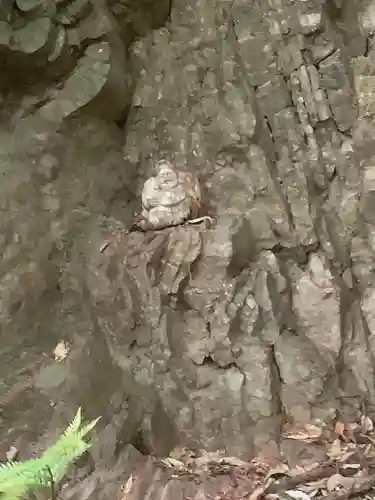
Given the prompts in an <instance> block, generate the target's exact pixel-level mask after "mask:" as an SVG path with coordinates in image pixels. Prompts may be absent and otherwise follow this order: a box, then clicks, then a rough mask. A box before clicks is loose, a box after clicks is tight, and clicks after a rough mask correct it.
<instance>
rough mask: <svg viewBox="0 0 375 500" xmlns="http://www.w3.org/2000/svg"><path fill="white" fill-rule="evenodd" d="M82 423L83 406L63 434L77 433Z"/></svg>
mask: <svg viewBox="0 0 375 500" xmlns="http://www.w3.org/2000/svg"><path fill="white" fill-rule="evenodd" d="M81 423H82V409H81V407H79V408H78V410H77V413H76V415H75V417H74V418H73V420H72V421H71V422H70V424H69V425H68V427H67V428H66V429H65V431H64V433H63V434H72V433H73V434H75V433H77V432H78V431H79V428H80V427H81Z"/></svg>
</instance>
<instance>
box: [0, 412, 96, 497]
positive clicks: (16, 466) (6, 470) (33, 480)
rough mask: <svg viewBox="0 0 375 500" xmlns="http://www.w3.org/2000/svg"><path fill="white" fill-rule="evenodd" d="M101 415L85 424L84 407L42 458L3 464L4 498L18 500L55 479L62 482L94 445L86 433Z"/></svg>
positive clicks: (0, 480) (0, 473)
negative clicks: (75, 462)
mask: <svg viewBox="0 0 375 500" xmlns="http://www.w3.org/2000/svg"><path fill="white" fill-rule="evenodd" d="M98 421H99V418H97V419H95V420H92V421H91V422H88V423H86V424H82V414H81V408H78V411H77V413H76V415H75V417H74V419H73V420H72V422H71V423H70V424H69V426H68V427H67V428H66V430H65V431H64V432H63V434H62V435H61V436H60V437H59V438H58V440H57V441H56V443H55V444H53V445H52V446H50V447H49V448H48V449H47V450H46V451H45V452H44V454H43V455H42V456H41V457H40V458H32V459H30V460H26V461H25V462H15V461H9V462H5V463H3V464H0V498H1V500H18V499H19V498H21V497H22V496H23V495H24V493H25V492H27V491H29V490H33V489H36V488H38V487H40V486H48V485H49V484H50V482H51V474H52V479H53V481H54V482H55V483H57V482H59V481H60V480H61V479H62V477H63V476H64V475H65V473H66V471H67V469H68V467H69V466H70V465H71V464H72V463H73V462H74V461H75V460H76V459H77V458H79V457H80V456H81V455H83V453H84V452H85V451H86V450H88V449H89V448H90V446H91V444H90V443H88V442H86V441H85V440H84V439H83V438H84V436H85V435H86V434H87V433H88V432H89V431H91V430H92V429H93V427H94V426H95V425H96V424H97V422H98Z"/></svg>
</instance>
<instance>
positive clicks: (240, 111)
mask: <svg viewBox="0 0 375 500" xmlns="http://www.w3.org/2000/svg"><path fill="white" fill-rule="evenodd" d="M20 4H22V2H17V6H18V7H17V9H16V8H15V6H14V5H13V9H12V10H11V9H10V10H9V12H8V14H6V13H5V14H6V15H5V14H4V17H3V21H2V27H1V29H4V33H6V32H7V31H6V30H8V32H9V33H11V34H10V35H9V37H8V38H6V36H5V35H4V36H3V37H2V38H1V39H2V40H4V42H3V47H2V49H3V54H4V58H5V60H6V61H7V67H8V68H9V77H8V79H7V80H6V81H5V83H4V94H3V95H4V102H3V111H2V114H3V117H4V120H3V123H4V125H3V128H2V131H1V134H2V138H1V141H0V154H1V157H2V162H1V165H2V177H3V179H4V182H2V183H1V184H0V193H1V201H0V203H1V204H2V211H1V214H0V224H1V227H2V230H1V245H2V255H1V263H0V267H1V270H2V273H1V276H0V320H1V328H2V330H1V332H2V336H3V338H5V339H6V342H5V343H4V344H3V345H4V348H2V351H1V352H0V354H1V356H4V359H5V357H7V358H6V359H9V360H10V361H9V362H8V363H2V364H1V365H0V366H1V368H0V370H1V371H2V372H3V373H2V377H1V378H2V380H3V386H4V395H3V397H2V399H0V404H1V407H2V409H3V411H2V418H3V422H8V421H9V419H11V418H15V415H16V414H17V410H19V408H21V407H22V408H23V409H24V412H23V414H22V417H17V418H19V419H20V420H16V421H15V424H14V425H13V426H12V430H11V431H10V434H9V435H8V436H7V439H6V440H5V441H4V443H5V444H4V446H6V445H7V444H9V442H10V441H12V440H14V439H18V438H17V436H19V434H20V431H19V429H20V428H22V425H26V424H25V422H27V421H28V422H30V419H34V420H38V422H39V423H40V425H42V423H43V422H45V421H49V419H50V416H51V415H52V414H54V415H55V420H53V421H52V422H51V427H52V428H53V427H56V425H59V422H60V419H61V418H62V416H64V414H65V415H67V414H69V415H71V413H72V411H74V407H75V405H76V404H79V403H80V404H83V405H84V406H85V407H86V408H87V410H88V411H89V412H91V413H93V414H95V415H97V414H98V413H99V414H104V417H105V418H104V422H105V424H106V425H107V427H106V429H105V430H104V431H103V440H102V441H100V443H102V444H100V445H98V448H97V449H95V450H94V452H93V454H94V456H95V457H96V458H98V457H99V456H107V457H108V456H112V455H113V454H114V453H115V450H116V449H117V448H118V446H120V445H121V444H123V443H126V442H132V443H133V444H134V445H136V446H137V448H138V449H140V450H141V451H142V452H157V453H160V454H163V453H167V452H168V451H169V450H170V449H171V448H172V447H173V446H175V445H176V444H177V443H180V444H186V445H187V446H189V447H192V448H198V449H200V448H205V449H225V450H226V451H227V452H230V453H233V454H252V453H253V451H254V450H256V449H258V447H261V446H263V445H264V444H265V442H267V441H269V440H271V441H272V440H274V441H277V440H278V436H279V432H280V429H281V426H282V424H283V423H284V422H285V420H286V419H287V420H297V421H309V422H310V421H314V422H315V423H322V422H324V421H329V419H330V418H331V417H333V416H334V413H335V411H336V409H344V410H346V411H351V412H352V414H353V412H354V414H355V412H356V410H357V409H358V407H359V404H360V403H362V402H364V403H365V404H366V405H369V406H370V410H371V408H372V405H373V402H374V401H375V387H374V374H373V370H374V362H373V348H372V343H373V338H372V337H373V331H372V330H373V328H374V325H375V322H374V319H373V312H372V310H373V302H374V299H373V297H375V292H374V278H373V263H374V250H373V242H374V238H373V215H372V180H371V179H372V176H373V174H372V168H373V167H372V163H373V148H372V139H371V137H372V130H373V123H372V121H373V119H372V107H373V102H372V88H373V85H372V81H373V73H374V68H375V66H374V63H373V58H374V54H375V51H374V48H373V39H372V34H373V30H374V27H375V26H374V25H375V22H374V21H373V19H374V6H373V5H372V3H371V2H368V3H363V4H357V5H356V6H355V8H354V7H353V5H352V4H351V5H350V6H349V4H345V5H344V4H343V5H341V4H340V2H337V1H335V2H334V1H328V0H327V1H323V0H322V1H308V2H306V1H302V0H301V1H292V0H278V1H276V0H274V1H272V0H269V1H265V0H259V1H253V2H244V1H240V0H234V1H233V2H228V1H224V0H222V1H219V0H202V1H196V0H192V1H190V2H186V0H184V1H182V0H181V1H179V0H176V1H174V2H173V3H172V5H171V10H169V5H166V6H165V7H164V8H163V9H160V10H158V15H159V16H160V17H153V16H151V15H149V19H153V20H154V24H152V23H150V22H146V21H147V19H148V18H147V16H145V12H146V10H147V7H148V6H147V3H145V4H142V5H141V7H138V10H136V9H135V8H134V6H132V5H130V4H129V5H125V4H122V3H114V4H112V3H111V4H110V3H109V4H108V5H106V4H105V3H104V2H96V1H95V2H94V1H93V2H72V3H69V4H66V3H65V2H62V3H61V4H59V3H57V4H56V6H55V8H54V10H53V11H51V12H49V11H48V12H46V11H45V10H43V9H42V7H41V6H40V5H39V4H36V6H35V10H34V9H32V12H25V7H22V5H20ZM4 5H5V4H4ZM9 5H10V6H11V5H12V2H10V3H9ZM27 5H28V6H30V3H29V2H28V4H27ZM60 8H61V9H62V10H61V12H60ZM38 9H39V10H38ZM41 9H42V10H41ZM64 9H68V13H67V12H66V11H65V10H64ZM69 9H70V10H69ZM27 10H28V9H27ZM41 12H42V13H43V15H41ZM63 12H65V14H64V15H63ZM78 13H79V15H78ZM59 16H60V17H59ZM61 16H62V17H61ZM90 16H94V18H93V17H90ZM95 16H96V17H95ZM19 19H22V22H21V21H20V20H19ZM25 19H27V22H26V21H25ZM46 19H47V20H46ZM48 19H50V20H51V19H52V20H53V22H52V25H53V26H54V29H53V36H52V32H51V33H50V31H48V29H47V25H49V22H48ZM72 19H73V21H72ZM93 19H96V21H97V22H94V21H93ZM155 19H156V21H155ZM69 20H70V21H71V22H70V21H69ZM42 21H43V22H42ZM68 21H69V22H68ZM99 21H100V22H99ZM36 22H38V23H39V24H40V26H39V24H38V26H39V28H38V37H42V34H43V30H42V26H45V28H43V29H45V32H46V33H47V34H46V36H45V37H44V38H43V40H44V41H42V40H41V39H40V40H39V39H38V40H39V41H38V40H36V38H35V37H34V36H30V34H29V35H27V36H26V34H27V32H26V34H25V33H24V34H22V30H26V29H28V30H31V31H32V33H34V31H33V29H34V28H32V27H30V24H32V23H36ZM163 22H166V24H165V26H164V27H160V25H161V24H162V23H163ZM43 23H44V24H43ZM151 29H153V30H152V31H151ZM9 30H10V31H9ZM87 30H88V31H87ZM90 30H94V31H90ZM95 30H96V31H95ZM20 31H21V32H20ZM61 33H64V35H63V34H61ZM43 36H44V35H43ZM51 37H52V39H53V43H52V49H51V46H50V45H49V44H47V43H46V40H47V38H48V40H50V38H51ZM15 40H16V41H17V43H16V41H15ZM22 40H27V43H26V42H24V45H22V44H21V42H22ZM29 40H32V41H33V44H35V46H34V45H32V44H31V45H30V44H29ZM58 40H60V45H61V47H60V45H59V43H58ZM72 40H73V41H74V40H75V41H76V49H73V47H74V43H73V42H72ZM30 43H31V42H30ZM57 46H58V47H60V49H61V50H60V52H58V47H57ZM31 49H32V50H31ZM47 49H48V50H47ZM39 52H40V53H39ZM51 54H53V55H51ZM13 55H14V57H13ZM60 57H61V58H62V59H61V60H60V63H61V64H60V65H59V64H57V61H58V60H59V58H60ZM54 60H56V65H54V64H53V61H54ZM40 61H41V62H40ZM47 61H50V62H51V64H47ZM38 64H39V66H38ZM25 65H28V66H27V67H31V68H32V71H33V72H34V73H33V72H32V71H31V70H30V74H31V75H35V78H34V77H31V76H29V77H28V78H25V81H24V82H23V81H18V80H21V79H15V75H16V74H19V73H17V71H19V69H20V68H23V67H25ZM36 68H39V69H38V73H36V72H35V70H36ZM61 68H63V70H62V69H61ZM59 72H60V73H61V74H62V75H63V76H61V75H60V73H59ZM28 79H30V82H29V81H28ZM51 82H54V83H51ZM26 84H27V85H26ZM128 110H129V114H128V115H127V112H128ZM125 116H127V120H126V123H125V125H124V126H123V129H121V126H122V124H123V123H124V117H125ZM114 121H117V125H115V124H114ZM160 158H168V159H170V160H171V161H173V162H175V163H176V164H177V165H178V166H179V167H184V168H187V169H188V170H191V171H194V172H196V173H197V174H198V176H199V177H200V179H201V181H202V185H203V188H204V198H205V203H204V207H203V208H204V211H205V212H206V213H208V214H210V215H211V216H212V217H213V218H214V225H213V227H212V228H210V229H207V228H204V227H203V225H202V226H196V227H193V226H191V227H178V228H173V229H168V230H164V231H162V232H157V233H146V234H135V233H132V234H129V235H126V234H125V230H126V228H127V227H128V226H129V223H130V219H131V217H132V214H133V212H134V210H135V209H136V208H137V201H136V195H139V192H140V189H141V187H142V183H143V181H144V180H145V178H146V177H147V176H149V175H150V173H151V172H152V171H153V166H154V164H155V162H156V161H157V160H159V159H160ZM107 243H109V246H108V248H106V250H105V251H102V252H101V251H100V250H101V249H103V248H104V246H105V245H106V244H107ZM60 340H63V341H64V342H66V344H67V345H68V346H69V350H68V352H67V356H66V358H65V359H64V360H63V361H61V363H57V362H55V361H51V362H46V361H48V360H49V359H50V357H51V353H52V350H53V348H54V346H55V345H56V343H57V342H58V341H60ZM43 356H44V357H43ZM36 360H39V361H40V360H41V364H42V367H40V366H39V365H38V364H37V363H36ZM18 365H19V367H18ZM17 384H18V385H17ZM41 405H43V407H48V405H49V406H51V407H56V406H57V407H58V411H56V408H54V409H53V408H51V409H50V410H49V411H46V412H45V413H44V414H43V418H41V415H40V408H41ZM37 430H38V429H37ZM106 432H107V434H105V433H106ZM25 436H28V434H27V433H26V434H25V432H24V434H22V439H23V440H24V441H26V438H25ZM109 436H111V438H109ZM31 437H32V439H35V433H34V434H33V433H31ZM103 443H105V444H103ZM101 446H102V448H101Z"/></svg>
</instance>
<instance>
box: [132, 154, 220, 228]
mask: <svg viewBox="0 0 375 500" xmlns="http://www.w3.org/2000/svg"><path fill="white" fill-rule="evenodd" d="M201 196H202V195H201V189H200V185H199V181H198V179H197V177H196V176H195V175H194V174H192V173H190V172H182V171H178V170H177V169H176V168H175V167H174V165H172V164H171V163H170V162H169V161H166V160H160V161H159V162H158V163H157V164H156V176H155V177H151V178H150V179H148V180H147V181H146V182H145V184H144V186H143V191H142V212H141V214H140V215H139V216H138V217H137V218H136V220H135V222H134V225H133V229H140V230H143V231H147V230H152V229H163V228H166V227H171V226H177V225H179V224H183V223H184V222H188V223H190V224H193V223H198V222H201V221H203V220H205V219H210V217H207V216H205V217H199V218H197V217H198V214H199V209H200V206H201Z"/></svg>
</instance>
